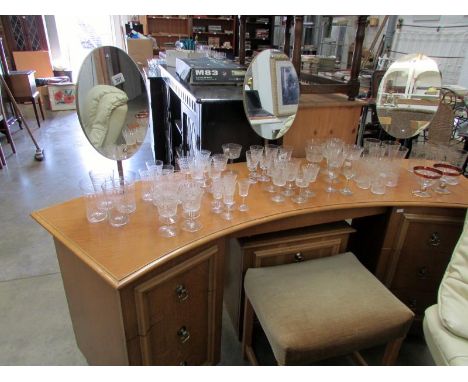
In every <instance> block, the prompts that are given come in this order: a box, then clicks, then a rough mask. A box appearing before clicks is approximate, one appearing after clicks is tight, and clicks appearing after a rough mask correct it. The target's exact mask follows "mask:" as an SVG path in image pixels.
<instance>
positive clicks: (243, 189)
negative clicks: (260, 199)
mask: <svg viewBox="0 0 468 382" xmlns="http://www.w3.org/2000/svg"><path fill="white" fill-rule="evenodd" d="M237 186H238V188H239V196H240V197H241V198H242V204H241V205H240V206H239V211H242V212H245V211H248V210H249V206H248V205H247V204H245V198H246V197H247V195H249V187H250V179H245V178H244V179H239V180H238V181H237Z"/></svg>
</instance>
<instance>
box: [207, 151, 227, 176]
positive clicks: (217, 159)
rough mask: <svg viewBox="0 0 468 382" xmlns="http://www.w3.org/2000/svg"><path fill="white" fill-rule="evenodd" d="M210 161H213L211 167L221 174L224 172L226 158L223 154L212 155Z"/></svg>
mask: <svg viewBox="0 0 468 382" xmlns="http://www.w3.org/2000/svg"><path fill="white" fill-rule="evenodd" d="M211 160H212V161H213V166H214V167H215V168H216V169H218V170H219V172H223V171H224V170H226V166H227V162H228V158H227V156H226V155H224V154H214V155H213V156H212V157H211Z"/></svg>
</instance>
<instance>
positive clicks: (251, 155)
mask: <svg viewBox="0 0 468 382" xmlns="http://www.w3.org/2000/svg"><path fill="white" fill-rule="evenodd" d="M245 159H246V163H247V168H248V169H249V181H250V183H252V184H255V183H257V166H258V162H259V161H260V157H259V155H258V154H257V153H255V152H253V151H251V150H247V151H246V152H245Z"/></svg>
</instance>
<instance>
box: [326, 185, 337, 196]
mask: <svg viewBox="0 0 468 382" xmlns="http://www.w3.org/2000/svg"><path fill="white" fill-rule="evenodd" d="M336 191H338V190H337V189H336V188H333V187H332V186H328V187H327V188H326V189H325V192H328V193H330V194H331V193H333V192H336Z"/></svg>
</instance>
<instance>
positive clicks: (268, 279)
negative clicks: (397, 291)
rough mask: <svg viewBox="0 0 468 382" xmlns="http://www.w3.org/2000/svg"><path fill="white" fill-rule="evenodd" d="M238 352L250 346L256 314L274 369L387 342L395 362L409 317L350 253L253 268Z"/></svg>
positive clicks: (387, 360)
mask: <svg viewBox="0 0 468 382" xmlns="http://www.w3.org/2000/svg"><path fill="white" fill-rule="evenodd" d="M244 288H245V295H246V298H245V309H244V332H243V338H242V348H243V352H244V357H246V358H247V359H248V360H249V361H250V362H251V363H252V364H254V365H256V364H258V363H257V360H256V357H255V354H254V352H253V349H252V330H253V319H254V315H256V316H257V318H258V320H259V322H260V324H261V326H262V328H263V330H264V332H265V334H266V337H267V338H268V341H269V343H270V345H271V347H272V349H273V353H274V355H275V358H276V361H277V362H278V364H279V365H307V364H310V363H313V362H316V361H319V360H323V359H326V358H331V357H337V356H342V355H347V354H353V355H354V358H355V360H357V361H358V362H360V363H363V364H365V361H364V360H363V359H362V357H361V356H360V355H359V353H357V351H359V350H362V349H366V348H370V347H373V346H376V345H380V344H385V343H387V347H386V349H385V354H384V356H383V360H382V363H383V364H384V365H392V364H394V363H395V361H396V359H397V357H398V352H399V350H400V346H401V344H402V342H403V340H404V338H405V336H406V333H407V332H408V329H409V327H410V325H411V323H412V321H413V317H414V314H413V312H412V311H411V310H410V309H408V308H407V307H406V306H405V305H404V304H403V303H401V302H400V301H399V300H398V299H397V298H396V297H395V296H394V295H393V294H392V293H390V291H389V290H388V289H387V288H385V286H384V285H383V284H382V283H380V281H379V280H377V278H375V276H374V275H372V274H371V273H370V272H369V271H368V270H367V269H366V268H365V267H364V266H363V265H362V264H361V263H360V262H359V261H358V260H357V258H356V257H355V256H354V255H353V254H352V253H350V252H347V253H343V254H339V255H335V256H331V257H325V258H320V259H315V260H310V261H306V262H303V263H294V264H286V265H279V266H274V267H265V268H250V269H248V270H247V273H246V275H245V281H244Z"/></svg>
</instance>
